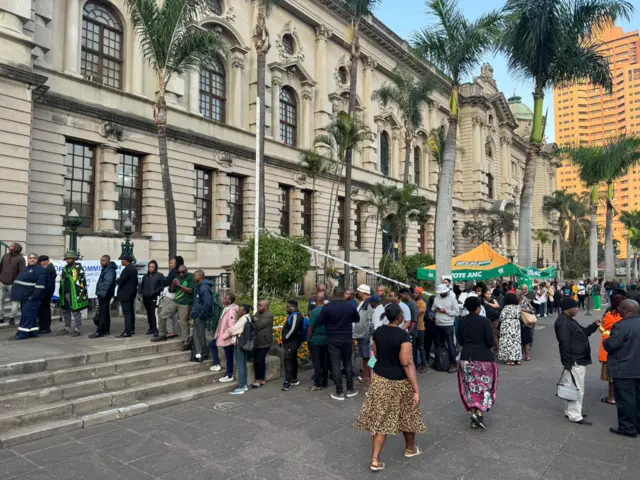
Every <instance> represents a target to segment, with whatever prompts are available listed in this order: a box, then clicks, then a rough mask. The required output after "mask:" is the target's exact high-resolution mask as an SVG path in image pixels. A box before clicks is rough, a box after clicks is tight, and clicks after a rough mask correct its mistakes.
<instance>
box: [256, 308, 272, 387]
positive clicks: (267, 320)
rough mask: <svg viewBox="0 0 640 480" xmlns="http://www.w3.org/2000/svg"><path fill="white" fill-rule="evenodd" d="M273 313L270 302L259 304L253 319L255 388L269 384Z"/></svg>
mask: <svg viewBox="0 0 640 480" xmlns="http://www.w3.org/2000/svg"><path fill="white" fill-rule="evenodd" d="M273 321H274V318H273V313H271V312H270V311H269V300H260V302H258V313H256V314H255V316H254V317H253V328H254V330H255V336H256V339H255V345H254V347H253V368H254V370H255V374H256V379H255V382H254V383H253V385H251V386H252V387H253V388H260V387H262V386H263V385H264V384H266V383H267V380H266V376H267V354H268V353H269V349H270V348H271V346H272V345H273Z"/></svg>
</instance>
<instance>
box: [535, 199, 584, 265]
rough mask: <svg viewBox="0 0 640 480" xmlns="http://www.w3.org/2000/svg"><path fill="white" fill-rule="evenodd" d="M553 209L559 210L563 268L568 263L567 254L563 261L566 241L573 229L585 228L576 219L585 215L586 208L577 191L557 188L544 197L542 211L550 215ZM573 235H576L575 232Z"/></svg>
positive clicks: (560, 255) (560, 248)
mask: <svg viewBox="0 0 640 480" xmlns="http://www.w3.org/2000/svg"><path fill="white" fill-rule="evenodd" d="M553 211H555V212H558V225H559V227H560V244H559V247H558V250H559V252H558V253H559V259H560V261H559V262H558V265H559V267H560V270H562V267H563V265H564V264H565V263H566V254H565V255H564V260H565V262H564V263H563V253H564V243H565V242H566V240H567V238H568V237H570V236H572V230H576V231H577V230H578V229H580V230H581V229H582V228H583V225H582V224H581V223H580V222H577V221H575V220H576V219H579V218H582V217H584V216H585V213H586V210H585V207H584V205H583V204H582V203H581V202H580V200H579V199H578V196H577V195H576V194H575V193H567V192H566V191H565V190H556V191H555V192H553V193H552V194H551V195H549V196H545V197H543V199H542V212H543V213H544V214H545V215H549V214H550V213H551V212H553ZM577 233H580V232H577ZM573 236H574V237H575V236H576V235H575V233H574V234H573Z"/></svg>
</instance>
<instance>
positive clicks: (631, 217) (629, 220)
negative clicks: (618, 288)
mask: <svg viewBox="0 0 640 480" xmlns="http://www.w3.org/2000/svg"><path fill="white" fill-rule="evenodd" d="M620 222H621V223H622V224H623V225H624V227H625V228H626V229H627V233H626V235H625V237H627V283H629V282H631V253H632V250H633V247H632V245H631V236H632V234H633V232H632V230H633V229H634V228H639V227H640V210H634V211H631V212H622V213H621V214H620Z"/></svg>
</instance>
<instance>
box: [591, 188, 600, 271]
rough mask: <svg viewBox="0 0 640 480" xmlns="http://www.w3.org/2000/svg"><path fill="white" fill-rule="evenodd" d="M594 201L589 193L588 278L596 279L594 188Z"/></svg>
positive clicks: (596, 241)
mask: <svg viewBox="0 0 640 480" xmlns="http://www.w3.org/2000/svg"><path fill="white" fill-rule="evenodd" d="M593 188H594V191H595V195H596V200H595V201H594V200H593V196H594V192H593V191H592V193H591V225H590V229H589V276H590V277H591V278H597V277H598V197H597V195H598V187H597V186H594V187H593Z"/></svg>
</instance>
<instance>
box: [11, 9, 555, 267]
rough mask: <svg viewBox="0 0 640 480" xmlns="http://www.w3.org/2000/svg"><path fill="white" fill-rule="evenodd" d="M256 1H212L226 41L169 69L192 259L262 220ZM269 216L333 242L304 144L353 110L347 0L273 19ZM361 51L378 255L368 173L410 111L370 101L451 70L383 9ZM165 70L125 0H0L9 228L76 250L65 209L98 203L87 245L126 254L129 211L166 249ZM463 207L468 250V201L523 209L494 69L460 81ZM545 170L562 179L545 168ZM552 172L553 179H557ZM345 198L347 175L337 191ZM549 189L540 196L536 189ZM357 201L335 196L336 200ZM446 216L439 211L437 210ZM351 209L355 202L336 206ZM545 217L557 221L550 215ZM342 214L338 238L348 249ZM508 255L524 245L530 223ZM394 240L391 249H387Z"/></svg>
mask: <svg viewBox="0 0 640 480" xmlns="http://www.w3.org/2000/svg"><path fill="white" fill-rule="evenodd" d="M253 15H254V12H253V6H252V2H250V1H240V2H233V4H232V3H231V2H230V0H211V2H210V9H209V12H208V13H207V14H206V15H204V16H203V17H202V18H201V19H200V21H199V22H198V23H199V26H200V28H217V29H219V30H220V32H221V34H222V35H223V37H224V39H225V42H226V43H227V45H228V54H227V55H226V56H225V57H224V58H223V57H220V58H213V59H211V61H210V64H209V65H207V67H206V69H203V70H202V71H200V72H195V73H188V74H185V75H183V76H181V77H176V78H174V79H173V80H172V81H171V82H170V84H169V88H168V90H169V94H168V102H169V106H170V111H169V118H168V122H169V132H168V135H169V157H170V170H171V177H172V182H173V188H174V197H175V203H176V211H177V229H178V250H179V253H180V254H181V255H182V256H183V257H184V258H185V261H186V263H187V265H190V266H198V267H201V268H204V269H206V270H207V271H208V272H210V273H218V272H222V271H224V270H225V269H226V268H228V267H229V266H230V265H231V263H232V262H233V260H234V258H235V257H236V255H237V250H238V246H239V245H242V244H243V242H244V241H245V240H246V237H247V236H248V235H250V234H251V232H252V229H253V224H254V187H255V179H254V157H255V149H254V146H255V129H256V120H255V118H256V100H255V98H256V96H257V95H256V94H257V71H256V70H257V69H256V64H257V58H256V54H255V51H254V50H253V48H252V40H251V35H252V23H253V21H252V18H253ZM268 26H269V29H270V33H271V44H272V48H271V50H270V52H269V54H268V57H267V74H266V89H267V102H266V103H267V115H266V119H265V120H266V127H267V129H266V136H267V138H266V147H265V155H266V199H267V205H266V209H267V216H266V228H267V229H268V230H271V231H274V232H282V233H285V234H290V235H302V234H306V235H308V236H310V237H311V239H312V243H313V244H314V245H318V246H321V245H323V244H324V238H325V234H326V228H327V226H326V224H327V221H326V220H327V217H328V214H329V208H328V206H329V195H330V179H327V178H318V179H317V180H316V185H315V191H312V180H311V179H310V178H308V176H306V175H305V174H304V172H303V170H302V169H301V167H300V154H301V151H302V150H304V149H308V148H311V147H312V146H313V145H312V144H313V138H314V136H315V135H316V134H317V133H318V132H319V131H320V130H321V129H322V127H323V126H324V125H326V124H327V123H328V122H329V121H330V120H331V118H332V116H333V115H335V114H336V113H337V112H339V111H341V110H346V109H347V101H348V91H349V85H348V75H346V71H347V70H348V67H349V55H348V52H349V50H348V40H347V31H348V25H347V23H346V22H345V15H344V12H342V11H341V10H340V7H339V6H338V4H337V2H336V1H335V0H308V1H305V2H300V1H297V0H281V1H280V2H278V5H277V6H276V7H275V8H274V9H273V12H272V15H271V16H270V17H269V19H268ZM363 30H364V38H363V41H362V51H363V53H364V56H363V59H362V62H361V64H360V65H358V69H359V72H358V89H357V91H358V98H357V112H358V114H359V115H361V116H362V118H363V119H364V121H365V123H366V124H367V126H368V127H369V128H370V129H371V130H372V132H373V133H374V139H373V140H372V141H371V142H370V143H368V144H367V145H365V146H364V148H363V149H362V151H361V152H357V153H356V154H355V156H354V174H353V175H354V188H353V194H354V195H353V199H354V203H353V204H352V205H350V206H349V208H351V209H352V216H351V218H352V219H353V221H352V224H351V225H350V226H349V227H348V228H350V229H351V238H352V241H353V243H354V245H353V247H354V250H353V253H352V257H351V258H352V261H353V262H355V263H356V264H359V265H362V266H371V265H373V264H374V262H376V263H377V259H374V258H372V250H373V244H374V238H375V236H376V235H378V236H379V238H378V241H377V243H378V246H379V245H380V237H381V235H382V233H380V232H375V231H374V230H375V226H374V224H373V223H371V222H369V221H367V217H368V216H369V215H370V213H368V212H363V211H359V209H358V208H357V206H356V201H357V200H358V199H362V198H365V196H366V189H367V186H369V185H372V184H375V183H376V182H379V181H381V180H383V179H385V180H386V181H388V182H395V183H398V184H400V181H399V179H400V176H401V172H402V171H403V168H404V158H405V155H404V142H403V136H404V135H403V128H402V122H401V120H400V117H399V115H398V113H397V112H395V111H394V110H393V109H383V108H381V107H380V106H379V105H378V104H375V103H374V102H372V101H371V95H372V93H373V91H374V90H375V89H377V88H379V87H380V86H381V85H382V84H383V83H384V82H385V81H388V79H389V78H390V74H391V72H392V71H393V69H394V68H395V67H396V66H397V65H398V64H399V63H400V64H402V65H404V66H406V67H407V68H409V69H411V70H412V71H413V72H415V74H416V75H425V74H431V75H436V76H438V77H439V78H440V79H441V81H442V83H443V85H446V84H447V79H446V78H445V77H444V76H442V75H441V74H440V73H439V72H438V71H437V70H436V69H435V68H433V66H431V65H428V64H425V63H423V62H421V61H419V60H416V59H415V58H413V57H412V56H411V55H410V54H409V51H408V45H407V43H406V42H405V41H403V40H402V39H401V38H399V37H398V36H397V35H395V34H394V33H393V32H391V31H390V30H389V29H388V28H387V27H386V26H384V25H383V24H382V23H381V22H379V21H378V20H377V19H375V18H372V19H370V20H369V21H367V22H365V25H364V29H363ZM155 91H156V81H155V79H154V76H153V73H152V71H151V70H150V69H149V68H148V67H147V65H146V64H145V62H144V60H143V55H142V53H141V49H140V46H139V43H138V42H137V39H136V37H135V33H134V32H133V30H132V26H131V22H130V21H129V20H128V17H127V12H126V10H125V6H124V2H123V0H88V1H86V0H4V1H3V2H0V166H1V168H2V175H0V240H2V241H4V242H6V243H8V242H11V241H19V242H22V243H24V244H26V246H27V247H26V248H27V250H29V251H36V252H38V253H46V254H48V255H50V256H52V257H55V258H60V257H61V256H62V255H63V252H64V250H65V248H66V247H67V246H66V244H65V242H66V237H65V235H64V227H63V217H64V215H65V214H66V213H68V212H69V211H70V210H71V209H72V208H73V209H75V210H76V211H77V212H78V213H79V214H80V216H81V217H82V218H83V225H82V227H81V229H80V237H79V249H80V251H81V253H82V255H83V256H84V258H88V259H95V258H98V257H99V256H100V255H101V254H103V253H109V254H111V255H112V256H117V255H118V254H119V251H120V243H121V241H122V238H123V236H122V235H121V230H122V224H123V221H124V219H125V218H127V217H128V218H131V220H132V221H133V223H134V225H135V234H134V242H135V251H136V256H137V257H138V258H139V259H151V258H155V259H157V260H158V261H159V262H160V264H161V266H166V263H167V232H166V230H167V228H166V217H165V211H164V203H163V195H164V193H163V188H162V183H161V173H160V172H161V171H160V162H159V157H158V145H157V138H156V135H155V128H154V123H153V121H152V105H153V98H154V94H155ZM461 93H462V95H461V96H462V99H461V103H462V109H461V117H460V126H459V128H460V132H459V133H460V134H459V138H460V146H459V147H460V148H459V152H460V153H459V155H458V159H459V161H458V168H457V171H456V184H455V198H454V210H455V215H454V218H453V219H452V221H453V222H454V224H455V225H456V229H455V231H456V242H455V245H456V253H462V252H463V251H464V250H466V249H467V248H468V247H470V246H472V244H473V241H471V240H467V239H463V238H462V236H461V234H460V232H461V226H462V224H463V222H464V220H465V219H466V218H467V214H466V213H465V212H468V210H469V209H471V208H477V207H486V208H511V207H510V206H511V205H512V206H513V208H516V209H517V199H518V197H519V195H518V193H519V191H520V185H521V183H522V172H523V166H524V165H523V161H524V155H525V147H526V145H525V140H524V138H525V137H524V136H522V135H520V133H521V132H520V131H519V128H520V124H519V119H518V118H516V117H514V115H513V114H512V112H511V110H510V105H509V103H508V102H507V101H506V99H505V97H504V95H503V94H502V93H500V92H499V90H498V88H497V85H496V84H495V81H494V80H493V77H492V74H491V68H490V67H489V66H485V67H483V70H482V73H481V75H480V76H479V77H478V78H477V79H475V80H474V81H473V83H470V84H468V85H465V86H464V87H463V89H462V92H461ZM447 113H448V107H447V97H446V94H445V93H442V92H435V93H434V94H433V98H432V99H431V102H430V105H429V107H428V108H425V111H424V115H423V117H424V125H423V128H421V129H420V130H419V131H418V132H417V133H416V135H415V139H414V145H413V146H412V155H411V158H412V162H413V165H412V167H411V174H412V178H411V181H413V182H415V183H416V184H417V185H418V186H419V189H420V194H421V195H423V196H425V197H426V198H427V199H428V200H429V201H430V202H432V204H433V205H434V207H433V209H432V210H435V200H436V188H437V173H438V171H437V163H436V162H434V161H433V159H432V158H431V156H430V155H429V153H428V152H429V149H428V148H427V147H426V146H425V143H426V141H427V138H428V132H430V131H431V130H432V129H433V128H436V127H438V126H440V125H446V118H447ZM538 166H539V176H540V181H538V182H537V184H538V185H539V186H540V188H538V187H537V188H536V195H537V196H541V195H543V194H545V193H548V191H552V190H553V189H555V168H556V164H555V163H554V162H552V161H551V160H550V159H549V158H548V157H544V156H543V158H541V159H540V161H539V162H538ZM547 179H548V183H547V182H546V180H547ZM552 181H553V184H552V183H551V182H552ZM338 196H339V197H340V199H342V198H343V196H344V187H343V186H341V187H340V189H339V192H338ZM539 203H540V202H538V204H539ZM343 204H344V202H343V201H342V200H340V201H339V202H337V205H338V207H339V208H341V207H342V206H343ZM431 213H432V214H433V213H435V212H433V211H432V212H431ZM337 217H338V220H339V219H340V217H341V215H340V213H338V215H337ZM539 217H540V218H537V219H536V225H535V228H536V229H544V230H548V231H549V232H551V233H552V234H553V235H555V233H554V232H555V231H556V225H554V224H550V223H548V220H547V219H544V218H542V217H541V214H540V215H539ZM339 223H340V222H339V221H337V222H336V223H335V227H334V228H333V229H332V232H331V245H332V246H331V251H332V253H333V254H335V255H337V256H341V255H342V254H343V248H342V246H341V241H342V236H343V235H342V232H343V229H342V227H339V226H338V225H339ZM433 224H434V222H433V215H431V219H430V220H429V221H428V222H427V223H426V224H425V225H417V224H414V225H411V228H410V231H409V235H408V245H407V247H408V253H415V252H418V251H423V252H425V253H430V252H432V250H433V238H434V232H433ZM504 250H505V253H509V254H511V255H513V254H515V253H514V252H515V237H514V238H511V239H507V240H506V241H505V245H504ZM379 251H380V248H379V247H378V252H379Z"/></svg>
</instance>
